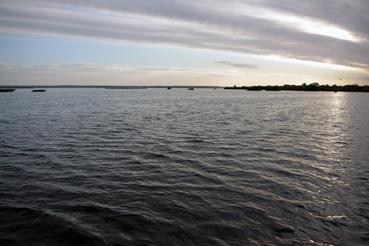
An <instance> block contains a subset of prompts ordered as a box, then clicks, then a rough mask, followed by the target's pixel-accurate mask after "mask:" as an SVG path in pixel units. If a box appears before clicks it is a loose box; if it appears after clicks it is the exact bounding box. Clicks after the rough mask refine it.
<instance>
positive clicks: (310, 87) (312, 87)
mask: <svg viewBox="0 0 369 246" xmlns="http://www.w3.org/2000/svg"><path fill="white" fill-rule="evenodd" d="M224 89H231V90H248V91H262V90H265V91H333V92H338V91H350V92H369V85H357V84H352V85H320V84H319V83H311V84H306V83H304V84H302V85H266V86H263V85H257V86H232V87H225V88H224Z"/></svg>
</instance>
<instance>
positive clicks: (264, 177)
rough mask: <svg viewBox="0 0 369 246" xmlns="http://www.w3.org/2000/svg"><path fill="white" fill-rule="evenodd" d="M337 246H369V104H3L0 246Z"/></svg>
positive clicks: (4, 96) (242, 96) (199, 99)
mask: <svg viewBox="0 0 369 246" xmlns="http://www.w3.org/2000/svg"><path fill="white" fill-rule="evenodd" d="M328 244H333V245H368V244H369V94H366V93H363V94H360V93H332V92H328V93H325V92H263V91H261V92H248V91H232V90H223V89H217V90H214V89H195V90H194V91H188V90H186V89H172V90H166V89H147V90H105V89H48V90H47V92H45V93H31V92H30V90H17V91H16V92H14V93H1V94H0V245H27V246H33V245H37V246H39V245H45V246H53V245H89V246H90V245H114V246H117V245H160V246H161V245H170V246H172V245H173V246H175V245H186V246H188V245H194V246H203V245H209V246H210V245H212V246H213V245H219V246H227V245H229V246H231V245H240V246H241V245H328Z"/></svg>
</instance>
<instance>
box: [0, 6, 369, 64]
mask: <svg viewBox="0 0 369 246" xmlns="http://www.w3.org/2000/svg"><path fill="white" fill-rule="evenodd" d="M368 13H369V2H368V1H366V0H355V1H346V0H334V1H333V0H312V1H292V0H280V1H272V0H248V1H241V0H230V1H221V0H203V1H196V0H151V1H147V0H134V1H133V0H105V1H101V0H64V1H58V0H33V1H29V0H12V1H2V2H1V3H0V31H2V32H21V33H31V34H35V33H36V34H47V35H66V36H78V37H86V38H95V39H108V40H118V41H120V40H124V41H134V42H145V43H160V44H170V45H179V46H186V47H193V48H203V49H215V50H222V51H232V52H239V53H247V54H257V55H277V56H282V57H287V58H294V59H300V60H309V61H316V62H323V63H332V64H339V65H346V66H351V67H358V68H362V69H365V70H369V43H368V40H369V29H368V25H369V18H368ZM227 63H228V64H226V63H224V62H223V64H225V65H230V66H234V67H237V66H238V67H242V64H233V63H231V62H227ZM240 65H241V66H240ZM246 65H247V64H246ZM246 67H247V66H246ZM249 68H252V67H249Z"/></svg>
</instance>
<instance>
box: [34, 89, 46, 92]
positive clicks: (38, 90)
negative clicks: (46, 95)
mask: <svg viewBox="0 0 369 246" xmlns="http://www.w3.org/2000/svg"><path fill="white" fill-rule="evenodd" d="M45 91H46V90H43V89H35V90H32V92H45Z"/></svg>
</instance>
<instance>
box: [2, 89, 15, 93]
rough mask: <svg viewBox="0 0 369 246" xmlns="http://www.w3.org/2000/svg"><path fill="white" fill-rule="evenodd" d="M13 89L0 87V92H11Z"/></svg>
mask: <svg viewBox="0 0 369 246" xmlns="http://www.w3.org/2000/svg"><path fill="white" fill-rule="evenodd" d="M13 91H15V89H0V92H13Z"/></svg>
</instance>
